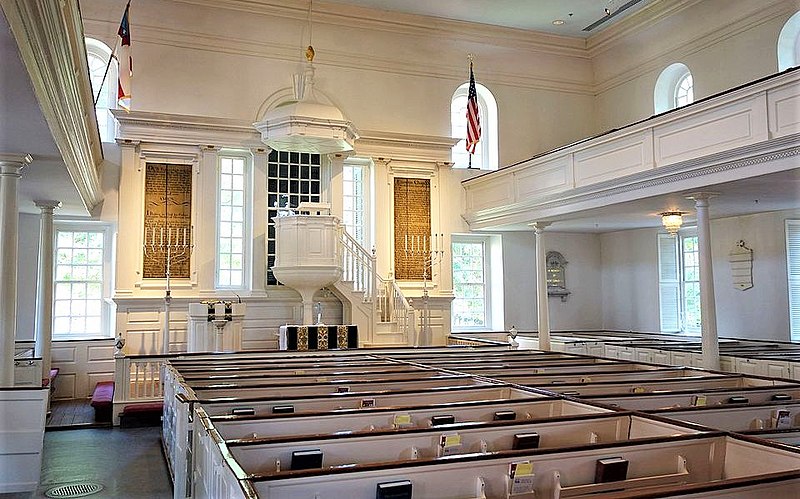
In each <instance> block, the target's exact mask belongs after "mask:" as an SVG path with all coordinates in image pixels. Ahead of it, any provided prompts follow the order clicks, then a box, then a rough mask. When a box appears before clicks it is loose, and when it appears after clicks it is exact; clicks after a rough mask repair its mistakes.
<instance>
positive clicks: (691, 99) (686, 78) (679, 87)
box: [673, 71, 694, 109]
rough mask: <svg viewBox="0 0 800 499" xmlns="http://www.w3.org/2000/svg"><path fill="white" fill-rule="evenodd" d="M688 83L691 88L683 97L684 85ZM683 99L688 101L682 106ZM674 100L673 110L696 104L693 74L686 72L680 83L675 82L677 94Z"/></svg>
mask: <svg viewBox="0 0 800 499" xmlns="http://www.w3.org/2000/svg"><path fill="white" fill-rule="evenodd" d="M686 81H688V82H689V86H688V88H687V89H686V92H685V95H682V90H683V83H684V82H686ZM683 98H685V99H686V102H685V103H684V104H681V100H682V99H683ZM673 99H674V101H673V109H677V108H679V107H683V106H686V105H689V104H691V103H692V102H694V79H693V78H692V73H691V72H689V71H686V72H684V73H683V74H681V75H680V77H678V81H677V82H675V93H674V97H673Z"/></svg>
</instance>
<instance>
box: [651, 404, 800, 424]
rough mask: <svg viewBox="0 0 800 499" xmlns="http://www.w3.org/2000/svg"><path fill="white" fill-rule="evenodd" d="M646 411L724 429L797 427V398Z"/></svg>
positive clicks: (799, 412) (799, 408)
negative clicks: (782, 400) (769, 401)
mask: <svg viewBox="0 0 800 499" xmlns="http://www.w3.org/2000/svg"><path fill="white" fill-rule="evenodd" d="M780 411H785V412H780ZM647 412H648V413H650V414H658V415H661V416H663V417H666V418H670V419H675V420H678V421H686V422H689V423H695V424H699V425H703V426H709V427H712V428H718V429H721V430H727V431H744V430H764V429H779V428H782V429H790V428H800V401H793V402H788V403H787V402H771V403H766V404H736V405H731V406H706V407H691V408H676V409H666V410H658V411H647ZM779 414H780V416H779Z"/></svg>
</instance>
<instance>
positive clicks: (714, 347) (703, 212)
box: [689, 192, 719, 369]
mask: <svg viewBox="0 0 800 499" xmlns="http://www.w3.org/2000/svg"><path fill="white" fill-rule="evenodd" d="M711 196H713V194H711V193H708V192H698V193H695V194H691V195H690V196H689V198H690V199H694V206H695V208H696V209H697V252H698V258H699V260H700V261H699V264H700V331H701V332H702V338H703V367H705V368H706V369H719V339H718V337H717V306H716V302H715V300H714V270H713V262H712V259H711V223H710V220H709V217H708V199H709V198H710V197H711Z"/></svg>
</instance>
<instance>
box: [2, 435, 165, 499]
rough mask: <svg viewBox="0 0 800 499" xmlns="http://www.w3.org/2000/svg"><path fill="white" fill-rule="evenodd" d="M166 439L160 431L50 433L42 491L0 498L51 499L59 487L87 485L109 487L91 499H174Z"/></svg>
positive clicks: (43, 463) (46, 448)
mask: <svg viewBox="0 0 800 499" xmlns="http://www.w3.org/2000/svg"><path fill="white" fill-rule="evenodd" d="M160 437H161V429H160V428H130V429H122V428H113V429H111V428H89V429H80V430H74V431H49V432H46V433H45V435H44V451H43V454H42V476H41V480H40V483H39V487H38V488H37V490H36V491H35V492H28V493H16V494H0V499H46V497H47V496H46V493H47V491H48V490H50V489H51V488H53V487H56V486H62V485H68V484H76V483H81V482H93V483H99V484H101V485H102V486H103V490H102V491H100V492H99V493H97V494H93V495H90V496H87V497H88V498H90V499H105V498H117V499H170V498H171V497H172V482H171V480H170V478H169V471H168V470H167V465H166V462H165V461H164V458H163V454H162V452H161V438H160ZM0 473H2V470H0Z"/></svg>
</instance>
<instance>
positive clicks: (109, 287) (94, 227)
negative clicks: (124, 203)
mask: <svg viewBox="0 0 800 499" xmlns="http://www.w3.org/2000/svg"><path fill="white" fill-rule="evenodd" d="M59 232H98V233H101V234H102V235H103V263H102V272H103V278H102V297H101V298H100V301H101V305H100V306H101V310H100V321H101V323H100V334H99V335H98V334H74V335H73V334H58V333H57V332H56V324H55V322H56V318H57V317H56V301H57V287H58V283H59V281H58V249H59V246H58V234H59ZM113 245H114V232H113V228H112V227H111V225H110V224H108V223H104V222H92V221H83V220H63V219H61V220H54V221H53V254H52V255H51V256H52V259H53V303H52V307H53V308H52V318H51V327H52V331H53V334H52V340H53V341H76V340H98V339H110V338H114V326H115V322H114V319H113V313H114V306H113V303H112V300H111V296H112V293H113V287H114V248H113ZM64 282H69V281H64Z"/></svg>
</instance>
